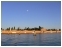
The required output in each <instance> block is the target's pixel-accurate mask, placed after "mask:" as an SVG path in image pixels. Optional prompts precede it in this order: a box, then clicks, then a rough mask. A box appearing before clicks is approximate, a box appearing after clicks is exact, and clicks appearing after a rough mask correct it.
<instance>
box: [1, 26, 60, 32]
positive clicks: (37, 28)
mask: <svg viewBox="0 0 62 47" xmlns="http://www.w3.org/2000/svg"><path fill="white" fill-rule="evenodd" d="M42 28H43V27H41V26H39V27H34V28H29V27H25V28H24V29H20V28H19V27H18V28H17V29H16V28H15V26H14V27H12V28H10V27H9V28H6V29H5V30H10V29H11V30H41V29H42ZM1 30H4V29H3V28H1ZM50 30H52V31H56V30H57V29H47V31H50ZM59 31H61V29H59Z"/></svg>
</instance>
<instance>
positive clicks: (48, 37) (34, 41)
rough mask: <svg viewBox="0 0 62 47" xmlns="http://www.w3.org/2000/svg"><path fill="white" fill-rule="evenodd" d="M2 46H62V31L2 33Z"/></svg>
mask: <svg viewBox="0 0 62 47" xmlns="http://www.w3.org/2000/svg"><path fill="white" fill-rule="evenodd" d="M1 46H61V33H47V34H46V33H43V34H36V36H33V34H20V35H19V34H1Z"/></svg>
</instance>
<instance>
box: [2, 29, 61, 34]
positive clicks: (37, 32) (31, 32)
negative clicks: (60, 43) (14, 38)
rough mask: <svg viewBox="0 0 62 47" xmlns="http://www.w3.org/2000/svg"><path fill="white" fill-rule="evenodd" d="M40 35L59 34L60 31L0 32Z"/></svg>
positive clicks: (5, 32) (3, 32)
mask: <svg viewBox="0 0 62 47" xmlns="http://www.w3.org/2000/svg"><path fill="white" fill-rule="evenodd" d="M34 33H36V34H41V33H61V31H35V32H34V31H25V30H24V31H16V30H13V31H1V34H34Z"/></svg>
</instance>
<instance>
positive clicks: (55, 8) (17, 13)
mask: <svg viewBox="0 0 62 47" xmlns="http://www.w3.org/2000/svg"><path fill="white" fill-rule="evenodd" d="M14 26H15V27H16V28H18V27H20V28H25V27H30V28H33V27H38V26H41V27H44V28H46V29H53V28H55V29H59V28H60V29H61V2H60V1H2V2H1V27H2V28H4V29H6V28H7V27H14Z"/></svg>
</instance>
